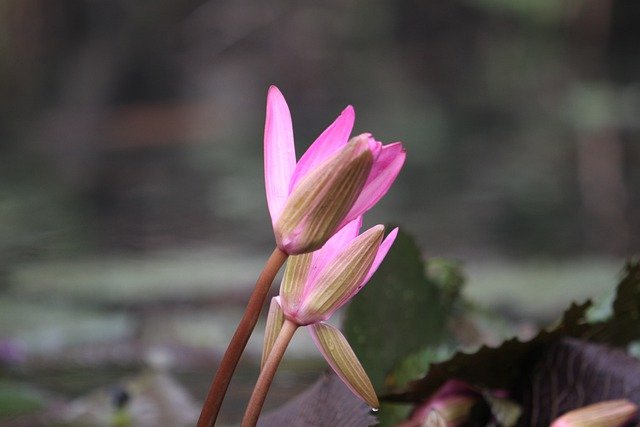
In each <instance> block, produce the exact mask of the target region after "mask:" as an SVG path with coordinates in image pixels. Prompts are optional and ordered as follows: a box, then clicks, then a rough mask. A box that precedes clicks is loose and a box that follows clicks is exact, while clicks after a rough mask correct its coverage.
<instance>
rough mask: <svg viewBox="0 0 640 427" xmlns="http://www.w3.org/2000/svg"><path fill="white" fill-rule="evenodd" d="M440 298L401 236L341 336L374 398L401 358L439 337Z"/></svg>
mask: <svg viewBox="0 0 640 427" xmlns="http://www.w3.org/2000/svg"><path fill="white" fill-rule="evenodd" d="M446 313H447V311H446V309H445V307H444V306H443V305H442V293H441V292H440V289H439V287H438V286H437V285H436V283H435V282H434V281H432V280H429V279H428V278H427V277H426V276H425V265H424V262H423V261H422V255H421V253H420V250H419V249H418V247H417V245H416V243H415V241H414V240H413V239H412V238H411V237H410V236H409V235H407V234H406V233H403V232H402V231H401V232H400V233H399V234H398V237H397V238H396V241H395V243H394V245H393V247H392V248H391V250H390V251H389V253H388V254H387V257H386V259H385V261H384V262H383V263H382V265H381V266H380V268H379V269H378V271H377V272H376V274H375V275H374V276H373V277H372V279H371V280H370V281H369V283H368V284H367V285H366V286H365V288H364V289H363V290H362V291H361V292H360V293H359V294H358V295H357V296H356V297H355V298H354V299H353V301H352V302H351V304H350V305H349V306H348V308H347V312H346V316H345V322H344V328H343V329H344V332H345V335H346V337H347V339H348V341H349V343H350V344H351V346H352V348H353V350H354V352H355V353H356V355H357V356H358V359H359V360H360V361H361V362H362V365H363V366H364V368H365V370H366V371H367V374H368V375H369V378H370V379H371V382H372V383H373V386H374V387H375V389H376V390H378V392H380V391H381V390H383V389H385V378H386V376H387V374H388V373H389V372H391V371H392V369H393V368H394V367H395V366H396V365H398V364H399V363H400V361H402V360H403V359H404V358H405V357H406V356H408V355H410V354H412V353H415V352H417V351H419V350H422V349H424V348H425V347H428V346H437V345H439V344H440V343H441V342H443V339H444V337H445V327H446V318H447V317H446Z"/></svg>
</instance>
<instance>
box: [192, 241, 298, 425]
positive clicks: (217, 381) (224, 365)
mask: <svg viewBox="0 0 640 427" xmlns="http://www.w3.org/2000/svg"><path fill="white" fill-rule="evenodd" d="M287 257H288V255H287V254H286V253H285V252H283V251H282V250H280V249H279V248H275V249H274V251H273V253H272V254H271V256H270V257H269V260H268V261H267V263H266V264H265V266H264V269H263V270H262V273H260V276H259V277H258V280H257V281H256V286H255V288H254V289H253V293H252V294H251V297H250V298H249V302H248V303H247V308H246V309H245V311H244V315H243V316H242V320H240V323H239V324H238V327H237V328H236V332H235V334H234V335H233V338H231V342H230V343H229V346H228V347H227V351H226V352H225V353H224V356H223V357H222V361H221V362H220V366H218V371H217V372H216V376H215V377H214V379H213V382H212V383H211V387H210V388H209V392H208V393H207V398H206V400H205V402H204V405H203V406H202V412H201V413H200V418H199V419H198V424H197V427H213V426H214V424H215V422H216V420H217V418H218V413H219V412H220V407H221V406H222V401H223V400H224V396H225V394H226V393H227V389H228V388H229V382H231V377H232V376H233V372H234V371H235V369H236V366H238V361H239V360H240V356H241V355H242V352H243V351H244V348H245V347H246V346H247V342H248V341H249V337H250V336H251V333H252V332H253V329H254V328H255V326H256V323H257V321H258V317H259V316H260V311H261V310H262V306H263V305H264V301H265V299H266V297H267V293H268V292H269V288H270V287H271V283H272V282H273V279H274V278H275V277H276V274H278V271H279V270H280V268H281V267H282V265H283V264H284V263H285V261H286V260H287Z"/></svg>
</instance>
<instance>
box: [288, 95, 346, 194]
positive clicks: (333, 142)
mask: <svg viewBox="0 0 640 427" xmlns="http://www.w3.org/2000/svg"><path fill="white" fill-rule="evenodd" d="M355 119H356V114H355V112H354V110H353V107H352V106H351V105H349V106H348V107H347V108H345V109H344V110H343V111H342V113H341V114H340V115H339V116H338V118H337V119H336V120H335V121H334V122H333V123H332V124H331V125H330V126H329V127H328V128H327V129H325V131H324V132H322V134H321V135H320V136H319V137H318V138H317V139H316V140H315V141H314V143H313V144H311V146H310V147H309V149H308V150H307V151H306V152H305V153H304V155H303V156H302V157H301V158H300V161H299V162H298V165H297V166H296V168H295V172H294V173H293V177H292V179H291V186H290V187H289V189H290V191H293V189H294V188H295V186H296V185H297V184H298V182H299V181H300V179H301V178H302V177H303V176H305V175H306V174H307V173H309V171H310V170H312V169H314V168H315V167H316V166H318V165H319V164H321V163H322V162H323V161H325V160H326V159H328V158H329V157H330V156H331V155H332V154H333V153H335V152H336V151H338V150H339V149H340V148H342V147H343V146H344V145H345V144H346V143H347V141H348V140H349V135H350V134H351V129H353V122H354V121H355Z"/></svg>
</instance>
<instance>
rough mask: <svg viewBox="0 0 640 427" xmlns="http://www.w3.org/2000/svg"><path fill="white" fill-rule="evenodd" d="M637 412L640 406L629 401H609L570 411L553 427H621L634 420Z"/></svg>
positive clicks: (556, 421) (557, 420) (553, 424)
mask: <svg viewBox="0 0 640 427" xmlns="http://www.w3.org/2000/svg"><path fill="white" fill-rule="evenodd" d="M637 412H638V406H637V405H635V404H634V403H631V402H629V401H628V400H625V399H620V400H608V401H606V402H600V403H594V404H592V405H588V406H583V407H582V408H578V409H574V410H573V411H569V412H567V413H566V414H564V415H563V416H561V417H560V418H558V419H556V420H555V421H554V422H553V423H552V424H551V427H619V426H623V425H625V424H626V423H627V422H629V421H630V420H631V419H633V417H635V416H636V414H637Z"/></svg>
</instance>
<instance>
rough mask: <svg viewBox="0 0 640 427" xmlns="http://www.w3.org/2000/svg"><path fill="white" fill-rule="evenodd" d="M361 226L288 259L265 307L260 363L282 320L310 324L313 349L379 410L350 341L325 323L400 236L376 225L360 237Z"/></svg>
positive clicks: (352, 226) (355, 223) (344, 230)
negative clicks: (277, 289)
mask: <svg viewBox="0 0 640 427" xmlns="http://www.w3.org/2000/svg"><path fill="white" fill-rule="evenodd" d="M361 224H362V219H361V217H359V218H357V219H355V220H354V221H352V222H350V223H349V224H347V225H346V226H345V227H343V228H342V230H340V231H339V232H338V233H336V234H335V235H334V236H333V237H332V238H331V239H329V241H328V242H327V243H326V244H325V245H324V246H323V247H322V249H320V250H318V251H316V252H313V253H309V254H303V255H297V256H292V257H290V258H289V260H288V261H287V267H286V270H285V273H284V277H283V279H282V284H281V285H280V295H279V296H277V297H275V298H273V300H272V301H271V306H270V308H269V316H268V318H267V328H266V333H265V344H264V349H263V353H262V364H263V365H264V363H265V361H266V359H267V357H268V356H269V353H270V351H271V349H272V347H273V344H274V342H275V339H276V337H277V336H278V334H279V333H280V330H281V328H282V325H283V323H284V321H285V319H287V320H288V321H290V322H293V323H295V324H296V325H300V326H309V331H310V332H311V336H312V338H313V340H314V342H315V344H316V346H317V347H318V349H319V350H320V352H321V353H322V354H323V356H324V358H325V359H326V360H327V362H328V363H329V365H331V367H332V368H333V370H334V371H335V372H336V373H337V374H338V376H339V377H340V378H341V379H342V381H344V382H345V384H346V385H347V386H348V387H349V388H350V389H351V391H353V392H354V393H355V394H356V395H357V396H360V397H361V398H362V399H363V400H364V401H365V402H367V403H368V404H369V405H371V406H372V407H374V408H377V407H378V398H377V397H376V394H375V391H374V390H373V386H372V384H371V381H370V380H369V378H368V377H367V374H366V373H365V371H364V369H363V368H362V365H361V364H360V362H359V361H358V359H357V357H356V355H355V354H354V353H353V350H352V349H351V347H350V346H349V343H347V340H346V339H345V337H344V336H343V335H342V333H341V332H340V331H339V330H338V329H337V328H335V327H333V326H331V325H329V324H327V323H324V321H325V320H327V319H328V318H329V317H330V316H331V315H332V314H333V313H334V312H335V311H336V310H337V309H338V308H340V307H342V306H343V305H344V304H345V303H346V302H347V301H349V300H350V299H351V298H352V297H353V296H354V295H355V294H357V293H358V291H360V289H362V287H363V286H364V285H365V284H366V283H367V281H368V280H369V278H370V277H371V276H372V275H373V273H375V271H376V270H377V269H378V266H379V265H380V263H381V262H382V260H383V259H384V257H385V256H386V254H387V252H388V251H389V248H390V247H391V245H392V244H393V241H394V240H395V238H396V235H397V233H398V229H397V228H396V229H394V230H393V231H391V233H389V235H388V236H387V237H386V238H385V239H384V240H383V239H382V238H383V235H384V227H383V226H382V225H377V226H375V227H372V228H370V229H369V230H367V231H365V232H364V233H362V234H360V235H358V232H359V230H360V227H361Z"/></svg>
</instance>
